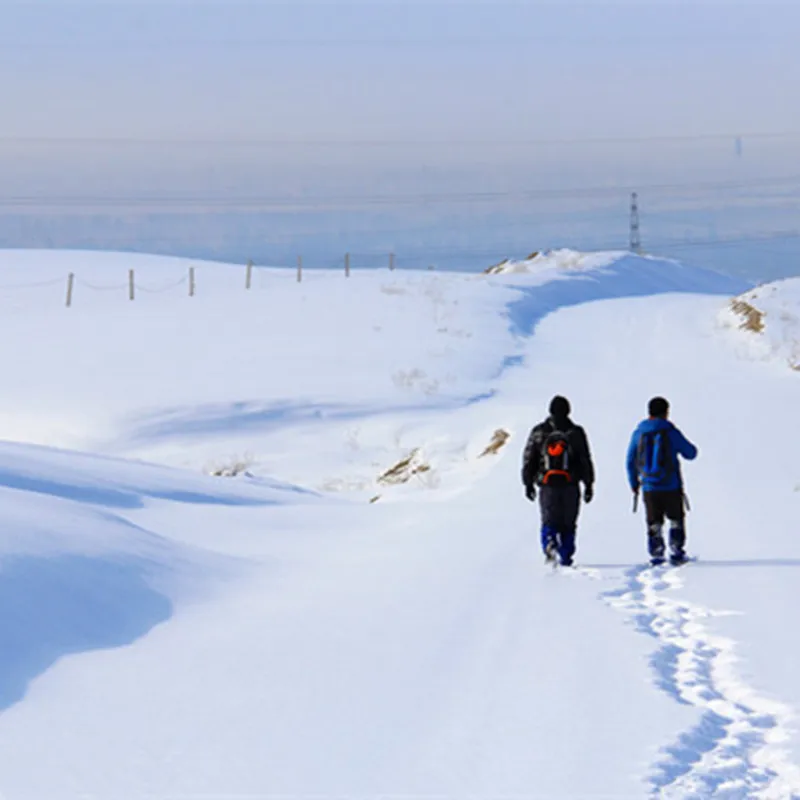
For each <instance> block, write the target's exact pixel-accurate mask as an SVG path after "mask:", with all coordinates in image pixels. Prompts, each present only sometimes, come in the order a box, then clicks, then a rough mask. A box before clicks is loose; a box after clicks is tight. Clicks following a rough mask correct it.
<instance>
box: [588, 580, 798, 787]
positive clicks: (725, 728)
mask: <svg viewBox="0 0 800 800" xmlns="http://www.w3.org/2000/svg"><path fill="white" fill-rule="evenodd" d="M688 568H689V569H691V567H688ZM626 577H627V585H626V586H625V588H623V589H620V590H616V591H613V592H609V593H606V594H605V595H604V597H605V598H606V599H607V600H608V602H609V603H610V604H611V605H612V606H614V607H615V608H617V609H619V610H621V611H624V612H625V613H627V614H629V615H630V616H631V618H632V619H633V621H634V623H635V625H636V627H637V628H638V629H639V630H640V631H641V632H643V633H646V634H648V635H649V636H652V637H654V638H655V639H657V640H658V644H659V647H658V649H657V650H656V651H655V653H654V654H653V656H652V658H651V666H652V668H653V671H654V673H655V678H656V683H657V685H658V686H659V687H660V688H661V689H662V690H663V691H665V692H666V693H667V694H668V695H670V696H671V697H673V698H674V699H675V700H676V701H677V702H679V703H684V704H687V705H691V706H694V707H696V708H699V709H702V710H703V716H702V718H701V720H700V722H699V723H698V724H697V725H696V726H695V727H694V728H693V729H692V730H690V731H687V732H686V733H684V734H683V735H682V736H681V737H680V739H679V741H678V742H676V743H675V744H674V745H672V746H670V747H668V748H667V749H666V753H667V758H666V759H664V760H663V761H662V762H661V763H659V764H658V765H657V767H656V772H655V774H654V775H653V776H652V778H651V781H652V786H653V791H654V793H656V794H657V796H659V797H670V798H671V797H674V798H703V797H711V796H713V797H725V798H740V797H762V798H776V800H777V799H779V798H781V799H783V800H786V798H790V797H791V798H794V797H800V794H796V793H793V789H796V787H797V786H798V783H799V782H800V770H798V768H797V767H795V766H794V765H793V764H792V763H791V762H790V761H789V759H788V757H787V754H786V752H785V750H784V749H783V747H782V745H783V743H784V742H785V741H786V740H787V739H788V738H789V733H790V729H789V727H788V723H789V721H790V719H791V716H792V715H791V713H790V711H789V710H788V709H787V708H786V707H784V706H783V705H781V704H780V703H777V702H775V701H773V700H769V699H767V698H764V697H760V696H759V695H758V694H757V693H756V692H755V691H754V690H752V689H751V688H749V687H748V686H747V685H746V684H745V683H743V682H742V681H741V680H740V679H739V678H738V676H737V674H736V655H735V643H734V642H733V641H731V640H730V639H727V638H724V637H722V636H717V635H715V634H713V633H712V632H711V631H710V630H709V629H708V628H707V627H706V626H705V625H704V620H707V619H709V618H711V617H714V616H723V615H724V614H725V612H715V611H712V610H710V609H707V608H702V607H700V606H696V605H693V604H692V603H687V602H685V601H683V600H680V599H678V598H674V597H672V596H671V595H670V594H669V593H670V592H672V591H674V590H677V589H680V588H682V586H683V583H682V581H681V577H680V572H679V570H676V569H672V568H650V567H636V568H633V569H631V570H629V571H628V572H627V575H626Z"/></svg>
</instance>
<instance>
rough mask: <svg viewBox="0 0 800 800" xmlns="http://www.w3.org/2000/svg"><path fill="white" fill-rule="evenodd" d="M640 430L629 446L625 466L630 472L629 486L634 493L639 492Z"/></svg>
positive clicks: (636, 431) (635, 432)
mask: <svg viewBox="0 0 800 800" xmlns="http://www.w3.org/2000/svg"><path fill="white" fill-rule="evenodd" d="M638 432H639V430H638V428H637V429H636V430H635V431H634V432H633V435H632V436H631V441H630V444H629V445H628V455H627V458H626V459H625V466H626V468H627V471H628V484H629V485H630V487H631V490H632V491H634V492H638V491H639V470H638V469H637V468H636V451H637V450H638V449H639V436H638Z"/></svg>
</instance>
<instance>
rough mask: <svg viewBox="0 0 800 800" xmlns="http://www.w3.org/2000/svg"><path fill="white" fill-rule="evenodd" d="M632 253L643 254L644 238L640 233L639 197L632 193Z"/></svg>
mask: <svg viewBox="0 0 800 800" xmlns="http://www.w3.org/2000/svg"><path fill="white" fill-rule="evenodd" d="M630 251H631V252H632V253H637V254H641V252H642V237H641V233H640V231H639V196H638V195H637V194H636V192H632V193H631V243H630Z"/></svg>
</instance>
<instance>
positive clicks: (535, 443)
mask: <svg viewBox="0 0 800 800" xmlns="http://www.w3.org/2000/svg"><path fill="white" fill-rule="evenodd" d="M538 474H539V428H538V426H537V427H536V428H534V429H533V430H532V431H531V432H530V434H529V435H528V441H527V443H526V444H525V452H524V455H523V457H522V483H523V485H524V486H526V487H527V486H533V484H534V482H535V481H536V476H537V475H538Z"/></svg>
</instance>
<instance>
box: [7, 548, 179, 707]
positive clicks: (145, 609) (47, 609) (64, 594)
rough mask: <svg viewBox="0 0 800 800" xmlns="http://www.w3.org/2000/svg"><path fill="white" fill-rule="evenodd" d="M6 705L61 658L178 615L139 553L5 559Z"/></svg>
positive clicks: (112, 643) (119, 642)
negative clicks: (130, 555)
mask: <svg viewBox="0 0 800 800" xmlns="http://www.w3.org/2000/svg"><path fill="white" fill-rule="evenodd" d="M0 608H2V609H3V613H2V614H0V710H4V709H7V708H8V707H9V706H11V705H13V704H14V703H16V702H18V701H19V700H21V699H22V698H23V697H24V695H25V693H26V691H27V688H28V685H29V684H30V682H31V681H32V680H33V679H34V678H36V677H37V676H39V675H41V674H42V673H43V672H45V671H46V670H47V669H48V668H49V667H51V666H52V665H53V664H54V663H55V662H56V661H57V660H58V659H59V658H61V657H63V656H66V655H70V654H74V653H80V652H84V651H87V650H99V649H105V648H112V647H121V646H123V645H127V644H130V643H132V642H134V641H135V640H136V639H138V638H140V637H141V636H144V635H145V634H146V633H147V632H148V631H150V630H151V629H152V628H153V627H154V626H155V625H157V624H159V623H160V622H164V621H166V620H167V619H168V618H169V617H170V615H171V614H172V604H171V602H170V600H168V599H167V598H166V597H165V596H163V595H162V594H159V593H158V592H157V591H155V590H154V589H153V588H152V587H151V586H150V585H149V584H148V575H147V569H146V567H145V566H144V564H143V563H142V562H139V561H137V560H136V559H133V558H127V559H124V558H120V559H113V558H110V557H106V558H89V557H86V556H79V555H60V556H57V557H53V558H43V557H33V556H9V557H5V558H3V560H2V562H1V563H0Z"/></svg>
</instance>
